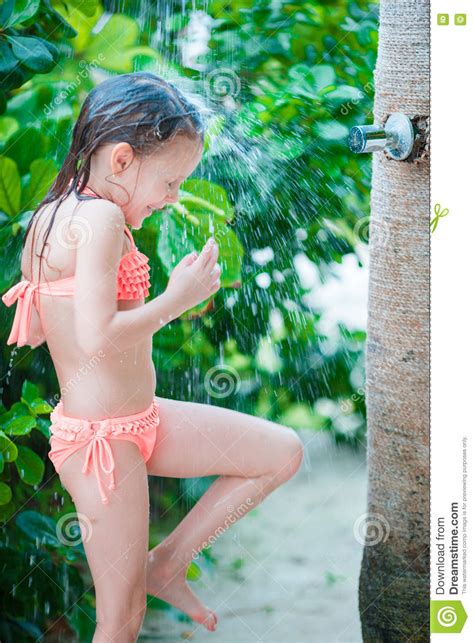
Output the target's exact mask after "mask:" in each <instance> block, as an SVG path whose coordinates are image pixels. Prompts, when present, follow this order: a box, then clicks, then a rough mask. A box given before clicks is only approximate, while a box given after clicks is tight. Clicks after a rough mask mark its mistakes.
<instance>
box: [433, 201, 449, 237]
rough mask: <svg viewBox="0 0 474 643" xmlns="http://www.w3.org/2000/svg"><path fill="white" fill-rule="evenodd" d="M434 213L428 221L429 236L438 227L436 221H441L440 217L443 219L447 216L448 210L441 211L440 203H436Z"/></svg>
mask: <svg viewBox="0 0 474 643" xmlns="http://www.w3.org/2000/svg"><path fill="white" fill-rule="evenodd" d="M434 212H435V216H434V218H433V219H431V221H430V227H431V234H433V232H434V231H435V230H436V228H437V227H438V221H439V220H440V219H441V217H445V216H446V215H447V214H449V210H448V208H443V210H441V204H440V203H436V205H435V207H434Z"/></svg>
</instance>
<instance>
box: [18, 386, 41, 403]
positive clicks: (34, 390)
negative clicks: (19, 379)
mask: <svg viewBox="0 0 474 643" xmlns="http://www.w3.org/2000/svg"><path fill="white" fill-rule="evenodd" d="M21 397H22V398H23V399H24V401H25V403H26V404H28V403H29V402H32V401H33V400H34V399H36V398H37V397H39V388H38V387H37V386H36V384H33V382H30V380H25V381H24V382H23V385H22V387H21Z"/></svg>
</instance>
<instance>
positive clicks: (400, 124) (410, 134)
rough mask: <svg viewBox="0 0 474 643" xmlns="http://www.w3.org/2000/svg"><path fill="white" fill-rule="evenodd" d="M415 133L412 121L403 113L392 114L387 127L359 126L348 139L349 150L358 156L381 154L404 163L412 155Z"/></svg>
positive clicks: (352, 130)
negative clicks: (371, 153)
mask: <svg viewBox="0 0 474 643" xmlns="http://www.w3.org/2000/svg"><path fill="white" fill-rule="evenodd" d="M414 140H415V131H414V129H413V125H412V122H411V120H410V119H409V118H408V116H406V115H405V114H402V113H401V112H395V113H394V114H391V115H390V116H389V117H388V119H387V122H386V123H385V127H383V126H382V125H376V124H374V125H357V126H355V127H353V128H352V129H351V131H350V132H349V137H348V144H349V149H350V150H351V151H352V152H355V153H356V154H362V153H364V152H381V151H382V150H385V151H386V152H387V154H388V155H389V156H390V157H391V158H393V159H395V160H397V161H404V160H405V159H406V158H408V157H409V156H410V154H411V151H412V149H413V143H414Z"/></svg>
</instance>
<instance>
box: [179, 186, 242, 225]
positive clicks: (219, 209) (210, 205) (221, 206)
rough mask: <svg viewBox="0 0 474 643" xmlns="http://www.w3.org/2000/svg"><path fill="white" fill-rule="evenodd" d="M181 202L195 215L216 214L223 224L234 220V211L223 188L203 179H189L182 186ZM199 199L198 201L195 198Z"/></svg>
mask: <svg viewBox="0 0 474 643" xmlns="http://www.w3.org/2000/svg"><path fill="white" fill-rule="evenodd" d="M181 187H182V191H183V195H182V196H180V199H179V202H180V203H182V204H183V205H185V206H186V209H187V210H189V211H190V212H193V213H195V214H199V213H204V212H205V213H208V214H211V213H212V214H215V215H217V216H218V217H219V218H220V219H222V222H225V221H229V222H230V221H232V220H233V219H234V210H233V208H232V206H231V204H230V202H229V199H228V198H227V193H226V191H225V190H224V188H223V187H221V186H220V185H217V184H216V183H211V182H210V181H205V180H202V179H187V180H186V181H184V183H183V184H182V186H181ZM195 197H197V199H196V198H195Z"/></svg>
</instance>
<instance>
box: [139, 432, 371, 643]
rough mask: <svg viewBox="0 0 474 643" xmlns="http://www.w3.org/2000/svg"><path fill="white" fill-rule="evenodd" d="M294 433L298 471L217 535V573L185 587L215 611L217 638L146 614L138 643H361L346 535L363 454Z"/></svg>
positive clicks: (362, 482)
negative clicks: (300, 453) (301, 455)
mask: <svg viewBox="0 0 474 643" xmlns="http://www.w3.org/2000/svg"><path fill="white" fill-rule="evenodd" d="M300 435H301V437H302V439H303V441H304V443H305V459H304V462H303V464H302V466H301V468H300V470H299V471H298V473H297V474H296V475H295V476H294V477H293V478H292V479H291V480H290V481H289V482H287V483H286V484H284V485H282V486H281V487H279V488H278V489H277V490H276V491H274V492H273V493H272V494H271V495H270V496H268V497H267V498H266V499H265V501H264V502H262V503H261V504H260V505H259V506H258V507H256V508H255V509H254V510H253V511H252V512H251V513H249V514H248V515H246V516H244V517H243V518H241V519H240V520H239V521H238V522H236V523H235V524H234V525H232V526H231V527H230V529H228V530H227V531H226V532H225V533H224V534H222V535H221V536H220V538H219V539H218V540H217V541H216V542H215V544H214V546H213V554H214V556H215V557H216V558H217V559H218V561H219V566H218V568H217V569H216V571H215V572H209V571H207V570H204V571H203V574H202V576H201V578H200V579H199V580H198V581H196V582H191V587H192V588H193V590H194V591H195V592H196V594H198V595H199V596H200V597H201V599H202V600H203V601H204V603H205V604H207V605H209V607H211V608H212V609H213V610H214V611H215V612H216V613H217V615H218V618H219V622H218V624H217V630H216V631H215V632H208V631H207V630H206V629H205V628H204V627H203V626H201V625H197V624H194V623H191V624H187V623H179V622H173V621H172V620H171V619H170V618H169V617H166V616H164V615H161V614H159V613H157V612H156V611H154V610H149V611H148V613H147V616H146V618H145V621H144V624H143V628H142V632H141V634H140V637H139V639H138V641H140V642H144V641H166V642H169V643H172V642H174V641H182V640H183V639H184V640H192V641H195V642H196V643H201V642H204V641H213V642H214V643H240V642H242V643H244V642H245V643H257V642H258V643H260V642H261V643H264V642H265V643H277V642H285V643H288V642H289V641H291V642H292V643H329V642H337V643H343V642H344V643H346V642H347V643H349V642H350V643H357V642H359V641H362V637H361V630H360V621H359V615H358V607H357V587H358V577H359V570H360V563H361V558H362V544H361V543H360V542H359V541H360V537H359V538H356V537H355V536H354V532H353V527H354V523H355V521H356V520H357V518H358V517H359V516H361V515H362V514H364V513H365V511H366V464H365V454H364V452H363V450H361V451H360V453H354V452H353V451H351V450H350V449H348V448H340V447H339V448H338V447H336V446H334V444H333V443H332V441H331V439H330V438H329V437H328V436H327V435H326V434H319V433H316V434H315V433H314V432H312V431H302V432H300ZM239 561H241V564H239Z"/></svg>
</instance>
